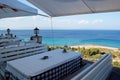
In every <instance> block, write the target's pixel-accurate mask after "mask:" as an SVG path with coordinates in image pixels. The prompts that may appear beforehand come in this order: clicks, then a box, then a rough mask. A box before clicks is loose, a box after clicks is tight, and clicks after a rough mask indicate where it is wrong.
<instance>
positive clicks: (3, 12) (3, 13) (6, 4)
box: [0, 0, 38, 18]
mask: <svg viewBox="0 0 120 80" xmlns="http://www.w3.org/2000/svg"><path fill="white" fill-rule="evenodd" d="M36 14H38V11H37V9H34V8H32V7H30V6H27V5H25V4H23V3H21V2H20V1H17V0H0V18H8V17H19V16H31V15H36Z"/></svg>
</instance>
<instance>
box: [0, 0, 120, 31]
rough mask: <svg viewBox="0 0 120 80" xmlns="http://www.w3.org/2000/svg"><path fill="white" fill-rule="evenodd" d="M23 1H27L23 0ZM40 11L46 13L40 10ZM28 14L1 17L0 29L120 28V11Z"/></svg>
mask: <svg viewBox="0 0 120 80" xmlns="http://www.w3.org/2000/svg"><path fill="white" fill-rule="evenodd" d="M23 2H26V1H24V0H23ZM26 3H27V2H26ZM39 12H40V13H42V14H45V13H44V12H42V11H40V10H39ZM52 24H53V26H52V27H51V19H50V18H47V17H43V16H39V15H37V16H29V17H28V16H27V17H16V18H5V19H0V30H4V29H7V28H10V29H14V30H15V29H22V30H24V29H25V30H26V29H34V28H35V27H38V28H39V29H79V30H83V29H84V30H120V12H109V13H96V14H84V15H83V14H82V15H74V16H64V17H55V18H52Z"/></svg>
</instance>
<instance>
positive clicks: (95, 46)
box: [70, 44, 119, 51]
mask: <svg viewBox="0 0 120 80" xmlns="http://www.w3.org/2000/svg"><path fill="white" fill-rule="evenodd" d="M70 47H73V48H78V47H80V48H83V47H84V48H86V49H89V48H105V49H110V50H113V51H119V48H115V47H109V46H102V45H95V44H85V45H75V46H70Z"/></svg>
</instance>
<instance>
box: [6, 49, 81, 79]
mask: <svg viewBox="0 0 120 80" xmlns="http://www.w3.org/2000/svg"><path fill="white" fill-rule="evenodd" d="M62 51H63V50H62V49H57V50H53V51H49V52H45V53H42V54H37V55H33V56H29V57H25V58H21V59H16V60H12V61H8V62H7V70H8V71H10V72H14V71H11V70H12V69H11V68H14V69H15V70H17V71H19V72H20V73H22V74H23V75H25V76H26V77H28V76H35V75H37V74H40V73H42V72H44V71H47V70H49V69H51V68H53V67H55V66H57V65H60V64H62V63H65V62H67V61H70V60H72V59H74V58H76V57H78V56H81V53H77V52H72V51H68V52H67V53H63V52H62ZM44 56H48V57H44ZM43 58H46V59H43Z"/></svg>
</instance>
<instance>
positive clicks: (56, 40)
mask: <svg viewBox="0 0 120 80" xmlns="http://www.w3.org/2000/svg"><path fill="white" fill-rule="evenodd" d="M0 33H3V34H4V33H6V31H4V30H0ZM11 33H13V34H16V35H17V37H19V38H21V39H23V40H25V41H29V38H30V36H32V35H34V33H33V30H12V31H11ZM39 35H40V36H43V43H45V44H48V45H55V46H64V45H81V44H95V45H103V46H110V47H117V48H120V30H40V33H39Z"/></svg>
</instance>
